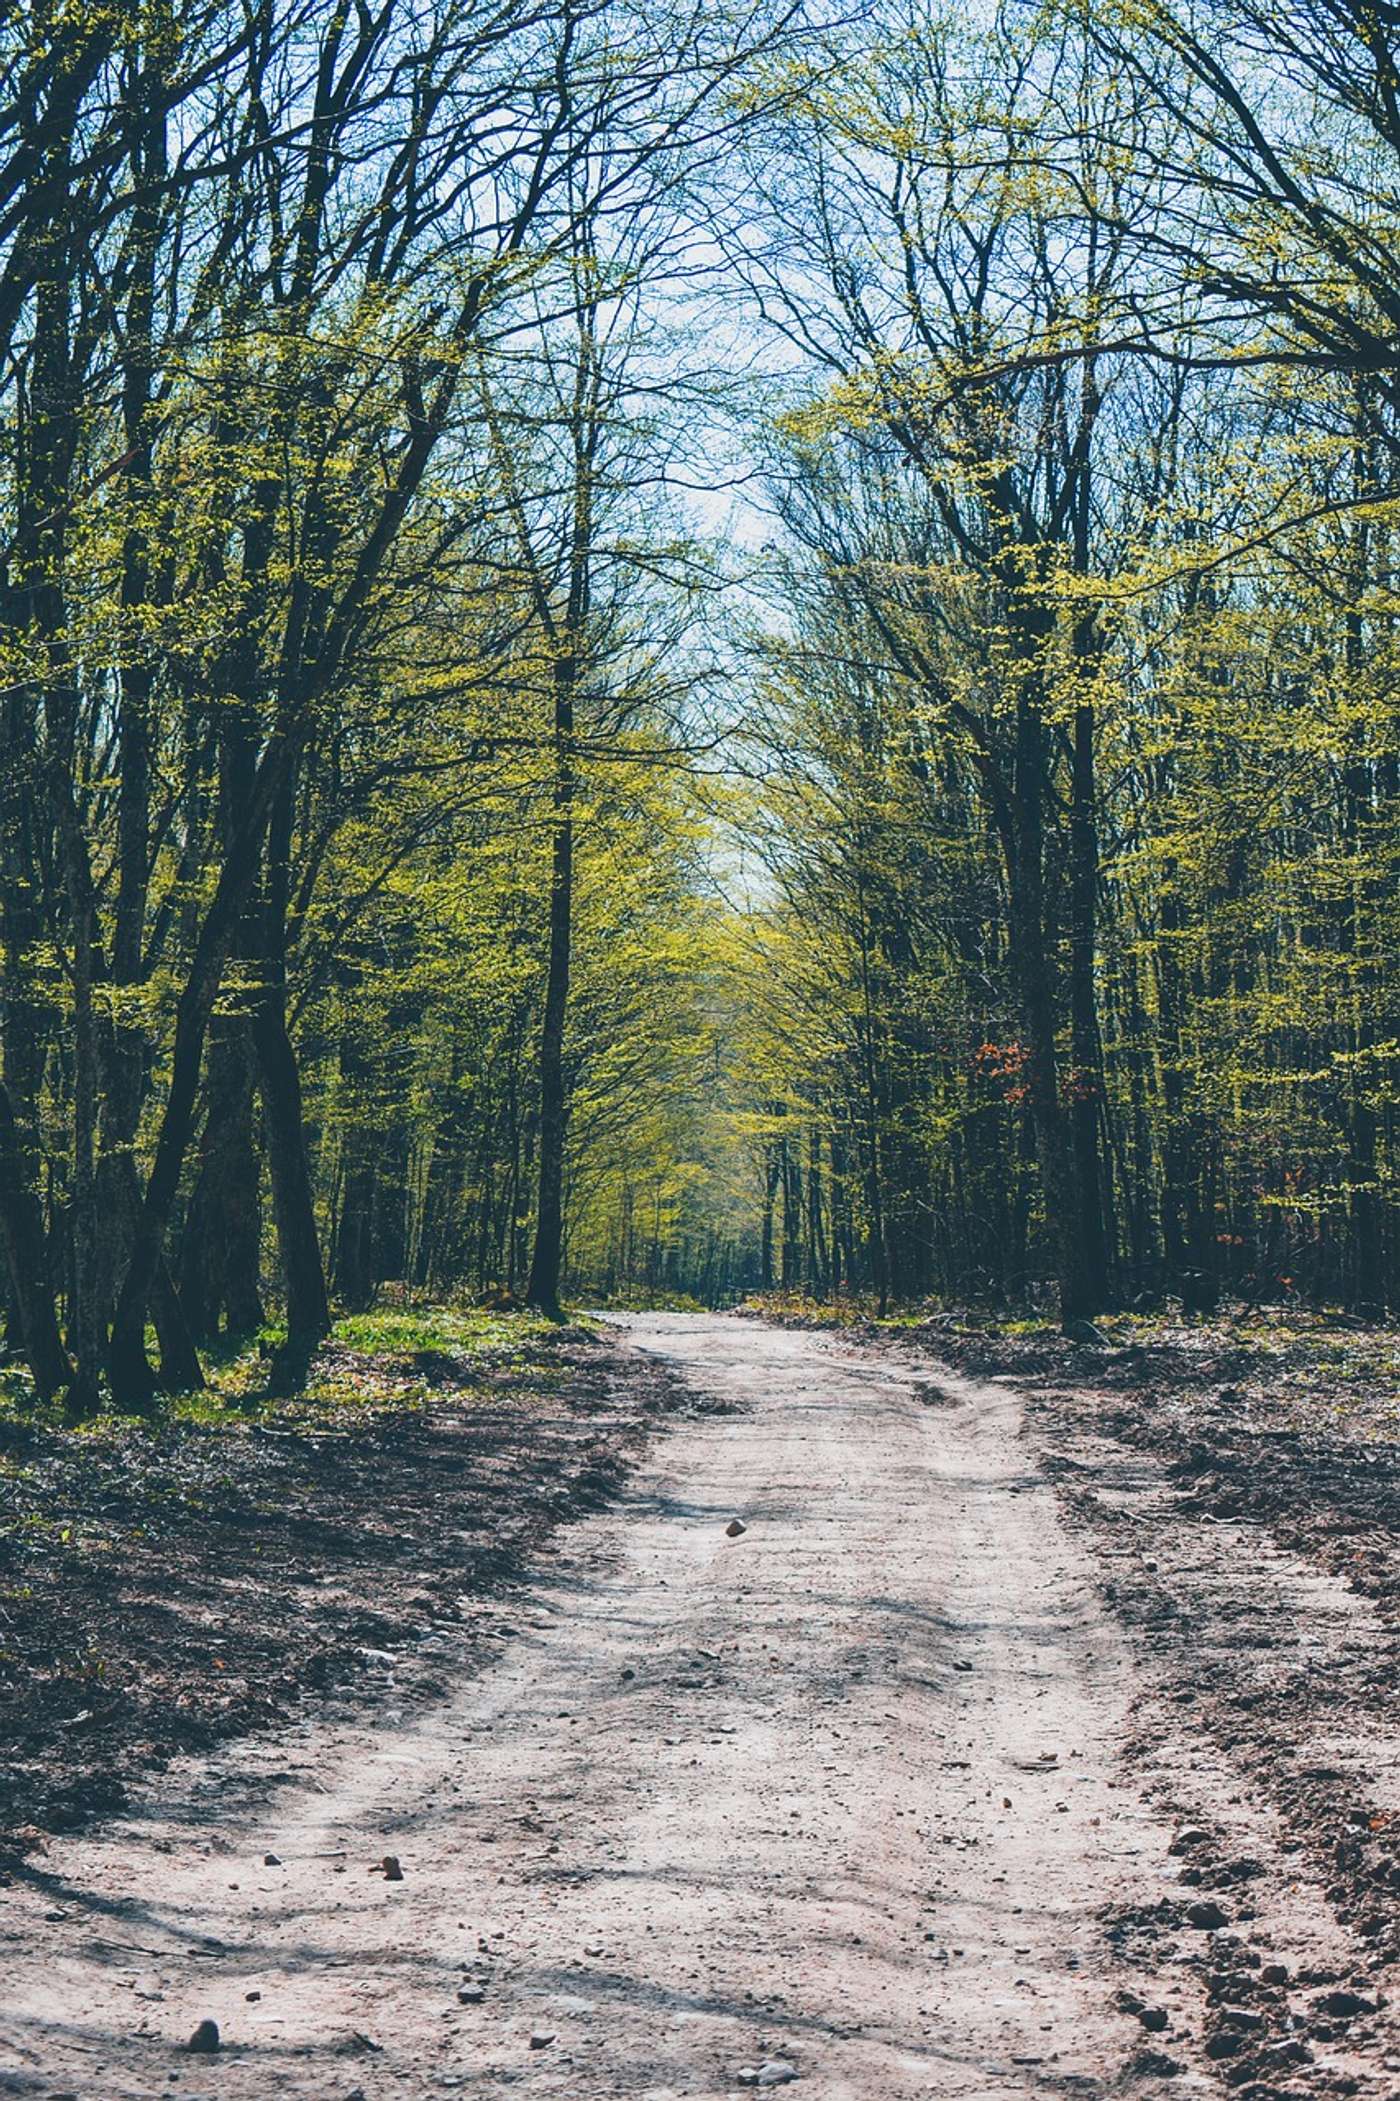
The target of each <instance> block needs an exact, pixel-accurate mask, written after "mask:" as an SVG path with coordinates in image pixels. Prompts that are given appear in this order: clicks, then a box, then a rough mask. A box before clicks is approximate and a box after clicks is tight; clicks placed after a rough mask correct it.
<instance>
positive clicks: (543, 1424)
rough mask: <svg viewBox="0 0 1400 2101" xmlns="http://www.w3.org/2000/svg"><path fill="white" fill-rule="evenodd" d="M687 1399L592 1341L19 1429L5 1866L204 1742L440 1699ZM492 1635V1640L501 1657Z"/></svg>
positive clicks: (13, 1440)
mask: <svg viewBox="0 0 1400 2101" xmlns="http://www.w3.org/2000/svg"><path fill="white" fill-rule="evenodd" d="M677 1402H678V1393H677V1389H676V1387H675V1386H674V1384H673V1383H670V1382H668V1381H667V1380H666V1379H665V1378H664V1377H663V1376H661V1375H659V1374H658V1373H657V1372H656V1371H654V1370H651V1369H649V1368H648V1366H647V1364H646V1363H645V1362H644V1361H643V1360H641V1359H639V1358H635V1357H633V1358H628V1357H623V1356H621V1355H619V1353H618V1352H616V1351H614V1350H609V1349H604V1348H600V1347H599V1346H598V1344H597V1342H596V1340H595V1337H594V1334H593V1332H592V1331H591V1330H588V1329H584V1328H565V1329H560V1330H558V1331H557V1332H556V1333H555V1334H551V1335H546V1336H538V1335H534V1334H532V1335H531V1336H530V1337H529V1339H528V1341H526V1342H525V1343H524V1344H523V1345H520V1344H517V1345H515V1346H513V1347H510V1348H508V1349H501V1350H498V1351H495V1352H492V1351H489V1350H488V1351H486V1352H482V1353H476V1354H472V1355H468V1354H466V1353H464V1352H460V1351H457V1352H452V1351H439V1350H417V1351H411V1352H394V1351H380V1352H375V1353H369V1352H364V1351H356V1350H350V1349H346V1348H343V1347H337V1346H332V1347H329V1348H328V1349H327V1350H326V1351H324V1352H323V1353H322V1356H321V1358H320V1359H319V1361H318V1364H317V1368H316V1381H315V1386H314V1389H313V1391H312V1393H311V1394H310V1395H309V1396H307V1397H306V1398H305V1399H303V1400H302V1401H300V1402H298V1403H295V1404H286V1405H275V1406H270V1405H268V1404H267V1403H266V1402H265V1401H263V1400H260V1399H259V1398H258V1397H257V1396H256V1394H254V1395H250V1396H249V1401H248V1408H249V1412H248V1414H247V1416H246V1418H245V1417H243V1416H241V1415H240V1412H239V1410H238V1409H236V1408H235V1409H233V1410H229V1409H227V1408H225V1409H224V1410H223V1411H222V1412H221V1413H220V1414H219V1415H218V1416H217V1417H216V1419H215V1420H212V1421H201V1420H199V1419H198V1418H195V1419H193V1420H191V1419H175V1420H170V1421H165V1422H161V1423H157V1424H153V1425H151V1426H149V1427H137V1426H135V1425H133V1424H132V1423H130V1422H126V1423H119V1424H98V1425H96V1426H94V1427H93V1428H92V1429H91V1430H90V1431H88V1432H78V1433H75V1432H72V1431H68V1430H63V1429H60V1428H56V1427H54V1426H53V1425H50V1424H45V1423H44V1422H42V1421H38V1422H35V1421H24V1420H16V1419H15V1418H13V1417H11V1418H9V1419H8V1420H0V1716H3V1726H0V1874H3V1872H4V1868H5V1864H6V1861H7V1860H8V1859H9V1858H11V1857H12V1856H13V1855H15V1854H16V1853H19V1854H23V1853H25V1852H27V1851H32V1850H33V1849H34V1848H35V1846H38V1845H42V1844H43V1843H44V1840H45V1838H46V1836H47V1835H48V1834H50V1833H54V1832H62V1831H72V1830H76V1829H78V1828H80V1827H81V1826H82V1825H83V1824H84V1823H85V1822H86V1821H87V1820H88V1819H89V1818H90V1817H91V1816H93V1815H94V1814H99V1813H110V1812H112V1811H113V1810H116V1809H120V1808H121V1807H123V1806H124V1804H125V1802H126V1800H127V1797H128V1792H129V1788H130V1785H131V1783H132V1781H133V1780H134V1779H136V1778H137V1777H138V1776H139V1775H141V1774H142V1773H149V1772H151V1771H160V1770H162V1769H163V1768H164V1767H165V1766H166V1765H167V1764H168V1763H169V1761H170V1760H171V1759H172V1758H173V1757H175V1756H177V1755H178V1754H179V1753H181V1752H187V1751H190V1750H196V1749H208V1748H210V1747H211V1746H213V1745H214V1744H216V1743H218V1742H221V1741H223V1740H224V1739H226V1738H229V1737H233V1736H238V1735H242V1734H244V1733H245V1732H247V1731H248V1730H250V1729H256V1728H266V1727H269V1726H274V1725H275V1724H277V1723H278V1722H279V1721H283V1720H286V1719H287V1718H289V1717H293V1716H296V1715H298V1714H300V1713H302V1712H303V1711H305V1712H315V1711H317V1710H318V1709H320V1708H322V1707H324V1706H325V1704H326V1702H327V1700H328V1698H331V1697H332V1696H334V1695H335V1694H336V1693H337V1692H340V1693H343V1694H344V1695H345V1696H346V1697H347V1698H348V1699H349V1700H350V1702H351V1703H352V1705H351V1711H354V1710H355V1703H364V1702H369V1703H370V1704H373V1703H374V1702H375V1701H376V1700H377V1698H378V1697H379V1691H380V1686H381V1682H382V1680H383V1679H384V1677H385V1674H386V1672H388V1671H389V1670H392V1671H393V1672H394V1673H395V1675H396V1679H397V1682H398V1684H399V1685H400V1688H401V1690H406V1688H407V1685H408V1682H409V1680H411V1681H412V1687H413V1692H414V1696H415V1697H422V1698H432V1697H436V1696H439V1695H441V1694H442V1693H443V1692H444V1691H445V1690H446V1689H447V1685H448V1683H449V1680H448V1679H447V1678H446V1677H445V1676H444V1674H443V1667H442V1655H441V1654H440V1653H439V1651H438V1649H437V1648H435V1647H434V1644H433V1640H432V1639H431V1638H430V1639H428V1640H427V1642H426V1644H424V1643H423V1641H422V1637H434V1636H439V1635H443V1634H445V1633H448V1632H450V1633H451V1634H452V1635H453V1637H454V1639H453V1642H452V1644H451V1678H452V1681H453V1682H455V1680H456V1679H457V1677H459V1676H460V1674H461V1672H462V1670H463V1669H464V1668H468V1667H473V1664H474V1660H479V1659H480V1658H481V1657H482V1656H483V1655H484V1654H488V1653H490V1643H489V1639H487V1638H486V1637H484V1636H483V1634H482V1629H481V1625H480V1624H479V1622H481V1621H482V1616H483V1614H484V1613H485V1614H489V1609H490V1605H491V1600H492V1599H493V1597H494V1596H495V1595H496V1593H497V1592H498V1591H499V1589H500V1587H501V1586H502V1585H504V1584H508V1583H510V1582H511V1581H512V1580H513V1579H514V1578H517V1577H518V1576H519V1575H520V1574H521V1573H522V1571H523V1570H524V1569H525V1568H526V1566H527V1565H528V1563H529V1560H530V1557H531V1555H532V1554H533V1553H534V1552H535V1551H536V1549H537V1548H538V1546H539V1544H540V1542H541V1541H542V1540H543V1539H545V1538H547V1537H548V1535H549V1533H550V1532H551V1531H552V1530H553V1529H554V1528H555V1527H556V1526H557V1525H558V1524H559V1523H561V1522H563V1521H565V1520H567V1519H569V1518H572V1517H575V1516H577V1515H579V1514H580V1513H581V1512H583V1511H587V1510H594V1509H597V1508H599V1507H600V1506H601V1505H602V1504H603V1503H604V1502H606V1501H607V1500H608V1498H609V1497H610V1496H611V1495H613V1494H614V1493H615V1492H616V1489H617V1487H618V1484H619V1483H620V1481H621V1480H622V1478H623V1476H624V1474H625V1472H626V1469H627V1467H628V1466H629V1465H630V1464H632V1463H633V1462H634V1461H635V1459H636V1458H637V1456H638V1455H639V1453H640V1451H641V1449H642V1448H643V1446H644V1444H645V1442H646V1440H647V1437H648V1436H649V1435H650V1433H651V1431H652V1430H653V1428H654V1427H655V1425H656V1423H657V1422H658V1421H659V1420H660V1419H661V1418H662V1417H663V1416H664V1415H665V1414H666V1412H667V1411H668V1410H669V1409H672V1408H674V1407H675V1406H676V1405H677ZM483 1640H486V1647H485V1648H484V1649H483V1647H482V1642H483Z"/></svg>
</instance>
